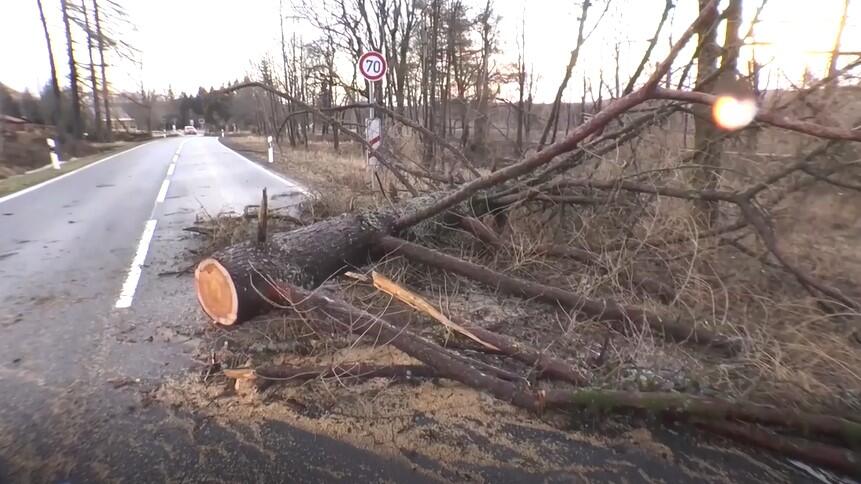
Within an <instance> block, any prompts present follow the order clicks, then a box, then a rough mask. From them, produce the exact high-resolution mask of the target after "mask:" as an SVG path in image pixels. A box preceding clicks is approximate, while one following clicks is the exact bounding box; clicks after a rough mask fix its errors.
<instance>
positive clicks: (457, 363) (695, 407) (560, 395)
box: [285, 287, 861, 473]
mask: <svg viewBox="0 0 861 484" xmlns="http://www.w3.org/2000/svg"><path fill="white" fill-rule="evenodd" d="M290 289H291V290H290V292H289V293H285V297H288V299H289V300H290V302H291V303H292V305H293V308H294V309H296V310H297V311H300V312H302V313H303V314H305V315H308V316H311V318H309V319H307V321H308V322H309V324H311V325H312V326H314V327H315V328H316V329H317V330H318V331H320V332H324V331H326V330H330V331H335V332H340V333H352V334H355V335H360V336H363V337H366V338H373V339H374V340H375V341H377V342H380V343H383V344H391V345H392V346H394V347H396V348H398V349H399V350H401V351H403V352H404V353H406V354H408V355H410V356H412V357H413V358H415V359H417V360H419V361H421V362H422V363H424V364H426V365H428V366H430V367H432V368H434V369H435V370H436V371H438V372H439V376H441V377H445V378H451V379H453V380H456V381H458V382H460V383H463V384H464V385H466V386H469V387H471V388H475V389H477V390H480V391H485V392H487V393H489V394H491V395H493V396H494V397H496V398H498V399H500V400H503V401H506V402H509V403H511V404H513V405H515V406H517V407H520V408H523V409H526V410H529V411H532V412H543V411H545V410H547V409H559V410H572V409H598V410H619V409H628V410H641V411H646V412H650V413H653V414H656V415H663V416H667V417H670V418H676V419H678V418H682V419H692V420H693V421H694V422H696V423H701V422H704V421H706V422H714V423H715V425H720V426H721V427H722V428H726V425H729V424H731V423H732V422H731V421H732V420H742V421H747V422H752V423H760V424H767V425H775V426H780V427H783V428H787V429H790V430H793V431H797V432H799V433H802V434H804V435H805V436H808V437H816V436H827V437H831V438H835V439H840V440H842V441H843V442H846V443H847V444H849V446H851V447H856V446H857V445H858V437H859V435H861V434H859V428H861V424H858V423H856V422H852V421H849V420H846V419H842V418H839V417H832V416H828V415H817V414H809V413H805V412H800V411H796V410H786V409H778V408H773V407H768V406H764V405H756V404H747V403H737V402H729V401H726V400H719V399H715V398H706V397H694V396H690V395H683V394H678V393H657V392H655V393H644V392H619V391H604V390H574V391H571V390H562V389H551V390H538V389H533V388H531V387H529V386H527V385H523V384H519V383H517V382H511V381H504V380H502V379H499V378H497V377H495V376H492V375H490V374H487V373H484V372H482V371H481V370H479V369H477V368H476V367H474V366H472V365H470V364H469V363H468V362H466V361H464V359H463V358H454V357H453V356H454V355H453V354H452V353H451V352H449V351H447V350H445V349H444V348H441V347H440V346H439V345H437V344H435V343H433V342H430V341H428V340H426V339H425V338H422V337H420V336H417V335H415V334H412V333H410V332H409V331H407V330H405V329H404V328H399V327H397V326H395V325H393V324H391V323H389V322H388V321H386V320H385V319H383V318H381V317H378V316H376V315H373V314H370V313H368V312H365V311H362V310H361V309H358V308H356V307H354V306H352V305H350V304H348V303H346V302H344V301H340V300H335V299H333V298H329V297H326V296H322V295H320V294H316V293H312V292H309V291H305V290H303V289H301V288H295V287H294V288H290ZM725 424H726V425H725ZM725 434H726V435H727V436H728V437H732V438H735V439H738V440H742V441H744V442H746V443H754V444H757V445H761V446H763V447H765V448H769V449H771V450H773V451H776V452H780V453H786V454H788V455H790V456H792V457H794V458H798V459H801V460H805V461H808V462H811V463H813V464H816V465H828V466H829V467H831V468H833V469H835V470H838V471H840V472H847V471H848V472H850V473H854V472H855V471H854V468H853V467H846V466H845V465H844V462H841V461H839V460H836V461H835V460H831V459H828V458H826V459H822V458H820V457H821V456H819V455H818V454H816V455H811V454H808V453H806V452H805V450H806V449H807V450H809V449H810V448H806V449H805V448H798V447H794V448H784V447H781V446H776V445H767V442H757V441H755V439H751V438H750V436H749V434H746V433H739V432H725ZM813 450H816V449H813ZM842 455H843V456H844V457H846V458H847V459H848V460H847V461H846V462H848V463H849V464H851V465H857V463H858V454H856V453H853V452H847V453H843V454H842Z"/></svg>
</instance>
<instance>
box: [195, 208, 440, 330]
mask: <svg viewBox="0 0 861 484" xmlns="http://www.w3.org/2000/svg"><path fill="white" fill-rule="evenodd" d="M434 200H436V197H434V196H427V197H418V198H414V199H410V200H408V201H407V202H405V203H403V204H402V205H400V206H398V207H393V208H388V209H383V210H379V211H376V212H368V213H364V214H345V215H341V216H339V217H334V218H331V219H328V220H324V221H322V222H318V223H316V224H313V225H308V226H305V227H302V228H299V229H296V230H293V231H290V232H280V233H275V234H271V235H270V236H269V237H268V238H267V242H266V243H260V242H259V241H257V240H255V241H249V242H245V243H241V244H237V245H233V246H230V247H227V248H225V249H222V250H220V251H218V252H216V253H214V254H213V255H212V256H210V257H209V258H207V259H205V260H203V261H202V262H201V263H200V264H199V265H198V267H197V270H196V271H195V289H196V292H197V297H198V301H199V302H200V305H201V307H202V308H203V310H204V312H206V314H208V315H209V316H210V318H212V320H213V321H215V322H217V323H219V324H223V325H232V324H236V323H241V322H244V321H247V320H248V319H251V318H252V317H254V316H257V315H259V314H262V313H265V312H267V311H270V310H272V309H273V308H275V307H278V306H280V305H283V304H284V298H283V297H281V296H280V295H279V293H278V288H279V287H284V284H290V285H295V286H300V287H304V288H309V289H313V288H316V287H318V286H320V285H321V284H323V283H324V282H325V281H326V280H327V279H329V278H330V277H332V276H334V275H337V274H339V273H341V272H342V271H345V270H347V269H349V268H350V267H354V266H361V265H364V264H365V263H367V262H368V261H369V257H370V256H371V255H372V254H371V251H372V250H373V249H375V248H376V245H377V242H378V240H379V239H380V237H382V236H384V235H387V234H390V233H393V232H394V227H395V221H396V220H397V219H398V217H401V216H403V215H404V214H408V213H410V212H412V211H415V210H418V209H420V208H422V207H424V206H426V205H428V204H430V203H433V201H434Z"/></svg>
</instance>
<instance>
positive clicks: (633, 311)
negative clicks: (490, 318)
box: [379, 237, 738, 351]
mask: <svg viewBox="0 0 861 484" xmlns="http://www.w3.org/2000/svg"><path fill="white" fill-rule="evenodd" d="M379 244H380V246H381V247H382V248H384V249H385V250H386V251H388V252H389V253H392V254H397V255H402V256H404V257H406V258H408V259H410V260H412V261H414V262H419V263H422V264H426V265H430V266H432V267H437V268H440V269H443V270H446V271H449V272H453V273H455V274H459V275H462V276H464V277H468V278H470V279H473V280H475V281H479V282H482V283H484V284H487V285H488V286H491V287H493V288H494V289H496V290H498V291H501V292H504V293H507V294H511V295H514V296H518V297H523V298H527V299H534V300H537V301H541V302H544V303H547V304H550V305H553V306H556V307H562V308H564V309H566V310H570V311H577V312H579V313H582V314H584V315H586V316H588V317H592V318H596V319H598V320H601V321H606V322H608V323H611V324H612V326H613V327H614V328H615V329H616V330H618V331H621V332H626V333H627V332H630V331H631V329H634V330H635V331H640V330H642V329H643V327H644V326H649V327H651V328H652V330H654V331H656V332H658V333H659V334H661V335H663V336H664V337H665V338H667V339H670V340H674V341H688V340H690V341H692V342H695V343H699V344H703V345H708V346H712V347H715V348H719V349H724V350H729V351H736V350H737V349H738V348H737V346H738V342H737V341H735V340H731V339H728V338H725V337H723V336H720V335H717V334H715V333H714V332H712V331H710V330H707V329H704V328H696V327H695V324H694V322H693V321H684V320H682V319H681V318H664V317H662V316H660V315H658V314H657V313H653V312H651V311H648V310H646V309H643V308H639V307H634V306H623V305H621V304H619V303H617V302H615V301H613V300H610V299H590V298H586V297H583V296H580V295H579V294H575V293H573V292H570V291H566V290H564V289H561V288H558V287H553V286H547V285H544V284H539V283H536V282H531V281H527V280H524V279H519V278H516V277H512V276H508V275H505V274H502V273H499V272H496V271H493V270H491V269H488V268H486V267H482V266H479V265H477V264H473V263H471V262H467V261H464V260H461V259H457V258H455V257H451V256H448V255H445V254H442V253H439V252H436V251H433V250H430V249H426V248H424V247H421V246H419V245H416V244H412V243H410V242H406V241H404V240H399V239H396V238H393V237H383V238H382V239H380V241H379ZM632 325H633V328H632V327H631V326H632Z"/></svg>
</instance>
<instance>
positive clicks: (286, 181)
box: [217, 141, 313, 197]
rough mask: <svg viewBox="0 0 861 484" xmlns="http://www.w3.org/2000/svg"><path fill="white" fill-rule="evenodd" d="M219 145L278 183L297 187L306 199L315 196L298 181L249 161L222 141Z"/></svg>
mask: <svg viewBox="0 0 861 484" xmlns="http://www.w3.org/2000/svg"><path fill="white" fill-rule="evenodd" d="M217 143H218V144H220V145H221V146H223V147H224V148H226V149H227V151H229V152H231V153H233V154H234V155H236V156H238V157H239V158H241V159H243V160H245V161H247V162H248V163H251V164H252V165H254V167H255V168H257V169H258V170H260V171H262V172H264V173H266V174H267V175H269V176H271V177H272V178H275V179H277V180H278V181H280V182H281V183H284V184H285V185H291V186H293V187H295V188H296V189H297V190H298V191H299V192H301V193H302V195H305V196H306V197H310V196H313V194H312V193H311V190H309V189H308V188H307V187H305V186H304V185H302V184H301V183H299V182H298V181H296V180H291V179H290V178H287V177H286V176H282V175H280V174H278V173H275V172H274V171H272V170H270V169H268V168H266V167H265V166H263V165H261V164H260V163H257V162H256V161H254V160H251V159H249V158H246V157H245V156H244V155H242V154H240V153H239V152H238V151H236V150H234V149H233V148H231V147H229V146H227V145H226V144H224V143H222V142H221V141H218V142H217Z"/></svg>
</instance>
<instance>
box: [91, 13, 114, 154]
mask: <svg viewBox="0 0 861 484" xmlns="http://www.w3.org/2000/svg"><path fill="white" fill-rule="evenodd" d="M93 17H94V18H95V20H96V38H97V39H98V46H99V60H100V61H101V63H100V64H99V66H100V69H101V75H102V99H103V100H104V101H105V140H106V141H111V140H112V139H113V137H114V131H113V128H112V127H111V118H112V116H111V96H110V92H109V89H108V74H107V65H106V64H107V62H106V61H105V37H104V35H103V34H102V22H101V17H100V16H99V2H98V0H93Z"/></svg>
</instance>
